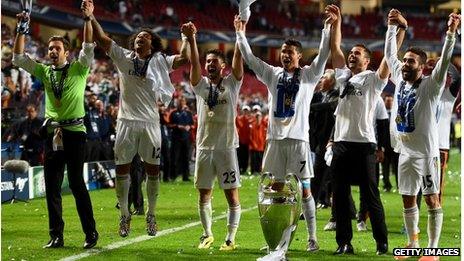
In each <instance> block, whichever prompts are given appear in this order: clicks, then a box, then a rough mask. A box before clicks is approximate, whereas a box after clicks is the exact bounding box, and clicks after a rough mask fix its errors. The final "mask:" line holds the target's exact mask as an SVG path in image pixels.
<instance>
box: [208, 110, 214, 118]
mask: <svg viewBox="0 0 464 261" xmlns="http://www.w3.org/2000/svg"><path fill="white" fill-rule="evenodd" d="M208 117H210V118H212V117H214V111H212V110H209V111H208Z"/></svg>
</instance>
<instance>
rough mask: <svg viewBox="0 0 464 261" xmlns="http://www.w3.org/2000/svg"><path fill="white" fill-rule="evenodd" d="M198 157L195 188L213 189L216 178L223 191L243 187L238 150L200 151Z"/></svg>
mask: <svg viewBox="0 0 464 261" xmlns="http://www.w3.org/2000/svg"><path fill="white" fill-rule="evenodd" d="M196 157H197V158H196V162H195V187H196V188H197V189H212V188H213V186H214V180H215V179H216V177H217V178H218V183H219V186H220V187H221V188H222V189H233V188H239V187H240V186H241V183H240V170H239V167H238V160H237V151H236V149H227V150H202V149H199V150H197V155H196Z"/></svg>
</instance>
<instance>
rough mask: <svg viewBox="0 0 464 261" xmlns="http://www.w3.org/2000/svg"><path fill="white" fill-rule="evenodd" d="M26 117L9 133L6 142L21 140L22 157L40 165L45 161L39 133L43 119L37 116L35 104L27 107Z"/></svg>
mask: <svg viewBox="0 0 464 261" xmlns="http://www.w3.org/2000/svg"><path fill="white" fill-rule="evenodd" d="M26 115H27V116H26V119H24V120H22V121H19V122H17V123H16V124H14V125H13V126H12V127H11V130H10V131H9V133H8V134H7V138H6V142H11V141H15V140H17V141H19V142H20V143H21V145H22V146H23V151H22V153H21V159H22V160H25V161H28V162H29V165H31V166H39V165H42V163H43V152H44V144H43V140H42V138H41V137H40V135H39V129H40V126H42V123H43V119H40V118H38V117H37V109H36V107H35V106H34V105H31V104H30V105H28V106H27V107H26Z"/></svg>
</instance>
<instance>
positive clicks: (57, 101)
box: [55, 99, 61, 108]
mask: <svg viewBox="0 0 464 261" xmlns="http://www.w3.org/2000/svg"><path fill="white" fill-rule="evenodd" d="M55 107H57V108H60V107H61V101H60V100H58V99H55Z"/></svg>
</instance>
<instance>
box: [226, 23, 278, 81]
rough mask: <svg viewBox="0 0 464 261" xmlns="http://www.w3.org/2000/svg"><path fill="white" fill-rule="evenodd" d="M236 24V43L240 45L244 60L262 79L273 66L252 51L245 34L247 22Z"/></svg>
mask: <svg viewBox="0 0 464 261" xmlns="http://www.w3.org/2000/svg"><path fill="white" fill-rule="evenodd" d="M234 26H235V33H236V37H237V40H236V44H237V45H238V48H239V50H240V53H241V56H242V57H243V60H245V62H246V64H247V65H248V66H249V67H250V69H251V70H253V72H254V73H255V74H256V75H257V76H258V77H259V78H261V79H262V76H263V75H264V74H265V73H266V72H268V71H269V70H272V67H271V66H270V65H269V64H267V63H265V62H264V61H262V60H261V59H259V58H258V57H256V56H255V55H254V54H253V52H252V51H251V47H250V44H248V41H247V39H246V36H245V24H243V23H234Z"/></svg>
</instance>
